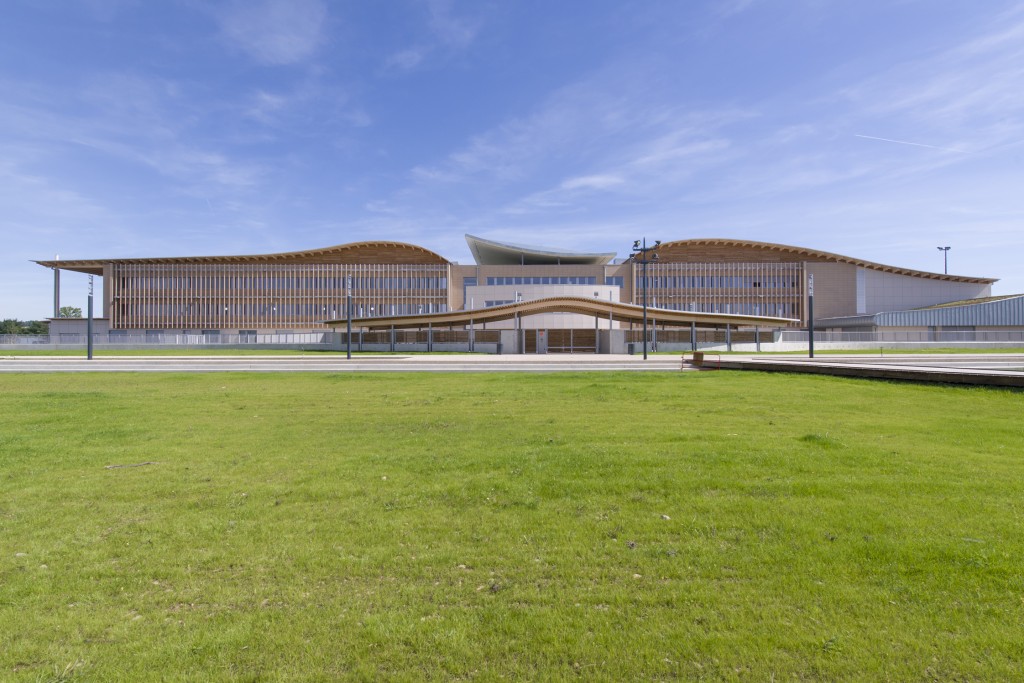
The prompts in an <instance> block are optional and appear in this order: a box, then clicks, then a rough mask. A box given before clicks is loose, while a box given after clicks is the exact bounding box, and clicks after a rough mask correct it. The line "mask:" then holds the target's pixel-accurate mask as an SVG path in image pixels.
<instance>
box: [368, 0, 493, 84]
mask: <svg viewBox="0 0 1024 683" xmlns="http://www.w3.org/2000/svg"><path fill="white" fill-rule="evenodd" d="M420 4H421V6H422V7H423V9H424V10H425V12H426V15H427V21H426V24H425V28H426V31H423V32H422V35H420V36H418V37H417V40H416V42H415V44H414V45H412V46H410V47H408V48H405V49H402V50H399V51H398V52H395V53H394V54H392V55H390V56H389V57H388V58H387V59H386V60H385V61H384V68H385V69H388V70H397V71H411V70H413V69H416V68H417V67H419V66H421V65H422V64H424V63H425V62H426V61H427V59H428V58H429V57H431V56H434V55H437V54H443V55H447V54H451V53H455V52H459V51H461V50H464V49H466V48H468V47H469V46H470V45H471V44H472V43H473V41H474V40H476V37H477V34H478V33H479V32H480V26H481V22H480V21H479V20H478V19H475V18H470V17H468V16H465V15H459V14H456V12H455V10H454V8H453V5H454V3H453V2H451V0H421V3H420Z"/></svg>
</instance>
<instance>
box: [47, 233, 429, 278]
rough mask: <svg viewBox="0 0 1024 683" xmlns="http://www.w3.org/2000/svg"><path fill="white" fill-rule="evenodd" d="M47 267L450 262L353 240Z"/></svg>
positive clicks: (97, 270) (411, 249)
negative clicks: (228, 253)
mask: <svg viewBox="0 0 1024 683" xmlns="http://www.w3.org/2000/svg"><path fill="white" fill-rule="evenodd" d="M36 263H38V264H39V265H41V266H45V267H47V268H59V269H61V270H74V271H78V272H80V273H89V274H92V275H102V274H103V266H105V265H109V264H115V263H116V264H180V263H196V264H203V263H234V264H237V263H264V264H269V263H343V264H348V263H363V264H369V263H389V264H390V263H401V264H426V265H442V266H443V265H448V260H447V259H446V258H444V257H443V256H441V255H440V254H437V253H435V252H432V251H430V250H429V249H424V248H423V247H418V246H416V245H415V244H406V243H405V242H393V241H383V240H375V241H370V242H350V243H349V244H339V245H337V246H333V247H323V248H321V249H306V250H304V251H287V252H281V253H278V254H253V255H248V256H164V257H158V258H117V259H83V260H69V261H62V260H54V261H36Z"/></svg>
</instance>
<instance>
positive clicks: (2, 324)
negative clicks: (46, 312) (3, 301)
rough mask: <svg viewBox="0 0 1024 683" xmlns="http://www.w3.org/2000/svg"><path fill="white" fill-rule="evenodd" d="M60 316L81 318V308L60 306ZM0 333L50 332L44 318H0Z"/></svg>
mask: <svg viewBox="0 0 1024 683" xmlns="http://www.w3.org/2000/svg"><path fill="white" fill-rule="evenodd" d="M58 314H59V317H61V318H81V317H82V309H81V308H79V307H78V306H61V307H60V310H59V311H58ZM0 334H50V323H48V322H46V321H45V320H26V321H22V320H15V319H14V318H7V319H6V320H0Z"/></svg>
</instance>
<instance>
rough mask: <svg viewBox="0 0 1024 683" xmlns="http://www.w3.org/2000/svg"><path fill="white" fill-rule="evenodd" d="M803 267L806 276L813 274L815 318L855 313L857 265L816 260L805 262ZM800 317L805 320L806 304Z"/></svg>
mask: <svg viewBox="0 0 1024 683" xmlns="http://www.w3.org/2000/svg"><path fill="white" fill-rule="evenodd" d="M804 268H806V271H807V275H808V276H810V275H814V318H815V319H818V318H837V317H839V316H843V315H856V313H857V266H854V265H852V264H848V263H822V262H818V263H805V264H804ZM805 287H806V285H805ZM805 297H806V288H805ZM801 318H802V319H803V321H804V322H805V323H806V322H807V307H806V304H805V306H804V311H803V315H802V316H801Z"/></svg>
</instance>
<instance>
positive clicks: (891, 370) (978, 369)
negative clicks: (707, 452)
mask: <svg viewBox="0 0 1024 683" xmlns="http://www.w3.org/2000/svg"><path fill="white" fill-rule="evenodd" d="M687 358H692V354H690V355H688V356H687ZM700 367H701V368H702V369H721V370H757V371H761V372H799V373H811V374H818V375H835V376H840V377H869V378H874V379H889V380H906V381H913V382H940V383H946V384H973V385H983V386H999V387H1024V355H1018V354H1003V353H992V354H927V355H926V354H901V355H894V356H885V357H879V356H869V355H866V354H851V355H848V356H843V355H832V354H829V355H825V356H820V355H819V356H816V357H815V358H808V357H806V356H763V355H761V356H717V355H715V354H705V355H704V359H703V362H702V363H701V364H700Z"/></svg>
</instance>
